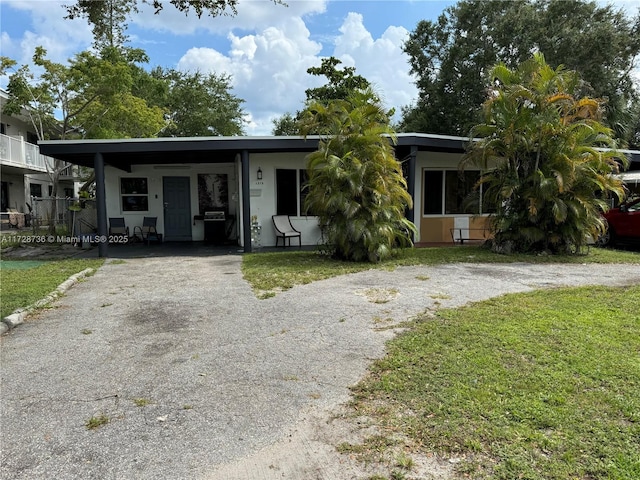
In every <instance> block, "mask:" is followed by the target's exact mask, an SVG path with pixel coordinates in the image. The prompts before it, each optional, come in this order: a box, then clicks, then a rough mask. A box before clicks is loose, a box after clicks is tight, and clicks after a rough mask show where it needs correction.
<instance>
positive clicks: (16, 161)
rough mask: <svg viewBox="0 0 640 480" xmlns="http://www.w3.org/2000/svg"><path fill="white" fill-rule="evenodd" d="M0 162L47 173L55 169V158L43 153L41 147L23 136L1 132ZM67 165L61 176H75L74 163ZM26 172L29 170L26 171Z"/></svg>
mask: <svg viewBox="0 0 640 480" xmlns="http://www.w3.org/2000/svg"><path fill="white" fill-rule="evenodd" d="M0 163H2V164H3V165H12V166H14V167H21V168H24V169H25V170H31V171H33V172H43V173H46V172H48V171H49V170H51V169H53V166H54V165H55V159H54V158H53V157H48V156H46V155H42V154H41V153H40V147H38V146H37V145H33V144H31V143H28V142H25V141H24V139H22V137H10V136H9V135H3V134H0ZM65 164H66V163H65ZM66 165H68V166H67V167H66V168H65V169H64V170H63V171H62V172H61V176H73V172H72V168H71V167H72V165H70V164H66ZM25 173H29V172H27V171H25Z"/></svg>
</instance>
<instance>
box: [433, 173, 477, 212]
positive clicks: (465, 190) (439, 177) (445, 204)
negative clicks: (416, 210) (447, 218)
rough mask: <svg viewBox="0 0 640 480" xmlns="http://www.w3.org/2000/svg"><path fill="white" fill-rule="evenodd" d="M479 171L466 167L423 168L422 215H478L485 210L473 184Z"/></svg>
mask: <svg viewBox="0 0 640 480" xmlns="http://www.w3.org/2000/svg"><path fill="white" fill-rule="evenodd" d="M479 179H480V172H479V171H474V170H466V171H464V172H460V171H458V170H424V174H423V182H422V185H423V210H422V213H423V215H464V214H468V215H477V214H479V213H488V208H486V205H485V206H483V202H482V201H481V199H482V196H481V194H480V193H481V191H482V186H480V189H477V188H475V186H476V183H477V182H478V180H479Z"/></svg>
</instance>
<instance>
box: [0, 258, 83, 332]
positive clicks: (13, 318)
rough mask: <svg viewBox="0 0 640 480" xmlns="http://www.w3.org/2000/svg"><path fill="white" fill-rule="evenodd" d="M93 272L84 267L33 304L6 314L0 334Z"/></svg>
mask: <svg viewBox="0 0 640 480" xmlns="http://www.w3.org/2000/svg"><path fill="white" fill-rule="evenodd" d="M93 272H95V269H94V268H86V269H84V270H83V271H81V272H79V273H76V274H74V275H71V276H70V277H69V278H67V279H66V280H65V281H64V282H62V283H61V284H60V285H58V287H57V288H56V289H55V290H54V291H53V292H51V293H49V294H48V295H47V296H46V297H44V298H42V299H40V300H38V301H37V302H36V303H34V304H33V305H29V306H28V307H25V308H19V309H18V310H16V311H15V312H13V313H12V314H11V315H7V316H6V317H4V318H3V319H2V322H0V335H3V334H5V333H7V332H8V331H9V330H13V329H14V328H16V327H17V326H18V325H21V324H22V323H24V319H25V318H26V317H27V315H29V314H30V313H31V312H32V311H33V310H36V309H38V308H42V307H44V306H46V305H48V304H49V303H51V302H53V301H54V300H56V299H58V298H59V297H61V296H62V295H64V293H65V292H66V291H67V290H69V289H70V288H71V287H73V286H74V285H75V284H76V283H78V282H79V281H80V280H82V279H83V278H85V277H86V276H87V275H89V274H91V273H93Z"/></svg>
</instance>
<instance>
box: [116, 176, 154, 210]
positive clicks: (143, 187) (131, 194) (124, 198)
mask: <svg viewBox="0 0 640 480" xmlns="http://www.w3.org/2000/svg"><path fill="white" fill-rule="evenodd" d="M120 205H121V206H122V211H123V212H146V211H148V210H149V188H148V182H147V179H146V178H143V177H130V178H121V179H120Z"/></svg>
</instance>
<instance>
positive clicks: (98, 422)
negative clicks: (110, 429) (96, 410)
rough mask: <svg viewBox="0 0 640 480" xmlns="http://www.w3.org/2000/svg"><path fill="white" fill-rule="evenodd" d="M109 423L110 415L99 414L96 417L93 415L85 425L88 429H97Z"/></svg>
mask: <svg viewBox="0 0 640 480" xmlns="http://www.w3.org/2000/svg"><path fill="white" fill-rule="evenodd" d="M107 423H109V417H107V416H106V415H97V416H95V417H91V418H90V419H89V420H87V421H86V422H85V423H84V426H85V427H87V430H95V429H96V428H99V427H101V426H103V425H106V424H107Z"/></svg>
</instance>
